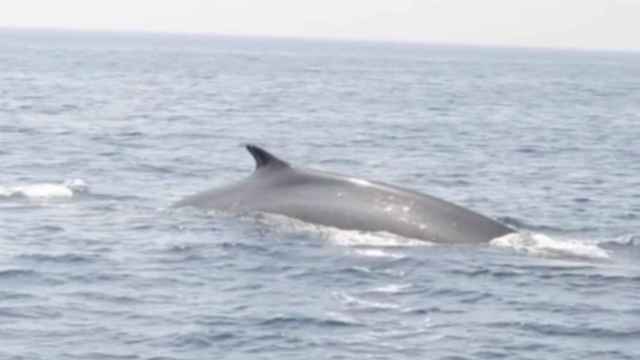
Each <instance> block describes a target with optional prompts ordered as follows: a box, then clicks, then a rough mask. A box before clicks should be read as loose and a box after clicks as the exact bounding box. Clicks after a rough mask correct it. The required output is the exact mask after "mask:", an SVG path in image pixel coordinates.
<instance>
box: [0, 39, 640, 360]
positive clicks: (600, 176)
mask: <svg viewBox="0 0 640 360" xmlns="http://www.w3.org/2000/svg"><path fill="white" fill-rule="evenodd" d="M245 143H256V144H260V145H262V146H264V147H265V148H266V149H268V150H270V151H272V152H273V153H275V154H276V155H278V156H280V157H282V158H283V159H285V160H287V161H289V162H290V163H292V164H294V165H298V166H307V167H314V168H318V169H323V170H330V171H334V172H339V173H346V174H349V175H351V176H354V177H362V178H366V179H375V180H379V181H384V182H388V183H392V184H396V185H400V186H403V187H408V188H411V189H416V190H419V191H423V192H426V193H429V194H431V195H434V196H437V197H440V198H443V199H446V200H449V201H452V202H455V203H457V204H460V205H463V206H465V207H468V208H471V209H474V210H476V211H478V212H481V213H483V214H486V215H488V216H491V217H493V218H495V219H498V220H500V221H501V222H503V223H506V224H508V225H510V226H512V227H514V228H517V229H518V230H519V234H517V235H512V236H507V237H505V238H500V239H495V240H492V241H491V242H490V243H488V244H486V245H464V246H460V245H458V246H453V245H446V244H431V243H428V242H421V241H416V240H411V239H404V238H400V237H397V236H393V235H391V234H384V233H382V234H377V233H361V232H356V231H343V230H338V229H333V228H326V227H320V226H314V225H312V224H305V223H302V222H299V221H296V220H294V219H288V218H284V217H278V216H272V215H269V214H244V215H239V216H234V215H231V214H211V213H206V212H203V211H198V210H195V209H172V208H170V205H171V204H172V203H173V202H175V201H177V200H179V199H181V198H182V197H184V196H186V195H190V194H192V193H195V192H198V191H201V190H205V189H208V188H211V187H214V186H218V185H221V184H225V183H229V182H232V181H236V180H238V179H242V178H243V177H245V176H248V175H249V174H250V173H251V172H252V170H253V166H254V164H253V160H252V159H251V157H250V156H249V154H248V153H247V152H246V151H245V149H244V148H243V147H242V144H245ZM0 168H1V169H2V171H1V173H0V359H2V360H5V359H7V360H8V359H11V360H18V359H43V360H44V359H46V360H49V359H83V360H85V359H86V360H89V359H149V360H150V359H156V360H160V359H167V360H168V359H450V360H453V359H532V360H533V359H562V360H568V359H580V360H584V359H639V358H640V53H623V52H595V51H570V50H544V49H525V48H522V49H510V48H482V47H456V46H428V45H412V44H393V43H373V42H371V43H367V42H348V41H345V42H331V41H320V40H314V41H311V40H309V41H305V40H295V39H267V38H262V39H261V38H233V37H220V36H204V35H167V34H164V35H163V34H124V33H80V32H63V31H17V30H2V31H0Z"/></svg>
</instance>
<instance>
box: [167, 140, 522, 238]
mask: <svg viewBox="0 0 640 360" xmlns="http://www.w3.org/2000/svg"><path fill="white" fill-rule="evenodd" d="M246 147H247V150H249V152H250V153H251V155H253V157H254V159H255V160H256V169H255V171H254V172H253V174H252V175H251V176H249V177H248V178H246V179H244V180H242V181H240V182H237V183H235V184H230V185H227V186H223V187H220V188H216V189H212V190H209V191H205V192H202V193H198V194H195V195H192V196H189V197H187V198H185V199H183V200H181V201H179V202H178V203H176V204H175V205H174V206H177V207H181V206H192V207H196V208H202V209H215V210H222V211H225V212H233V213H236V212H237V213H240V212H254V211H255V212H266V213H275V214H281V215H286V216H288V217H292V218H296V219H299V220H302V221H305V222H309V223H314V224H320V225H326V226H332V227H336V228H340V229H346V230H361V231H375V232H377V231H385V232H389V233H393V234H397V235H401V236H403V237H407V238H414V239H421V240H427V241H432V242H440V243H483V242H488V241H490V240H491V239H494V238H497V237H500V236H503V235H506V234H509V233H513V232H514V230H512V229H510V228H508V227H506V226H504V225H502V224H500V223H498V222H496V221H494V220H491V219H489V218H487V217H485V216H483V215H480V214H478V213H476V212H473V211H471V210H467V209H465V208H462V207H460V206H458V205H454V204H452V203H449V202H446V201H444V200H440V199H438V198H435V197H432V196H429V195H425V194H422V193H419V192H416V191H412V190H408V189H403V188H400V187H397V186H393V185H388V184H384V183H381V182H375V181H367V180H362V179H357V178H352V177H348V176H343V175H338V174H333V173H329V172H324V171H317V170H311V169H302V168H297V167H292V166H291V165H289V164H288V163H286V162H284V161H282V160H280V159H278V158H277V157H275V156H273V155H272V154H270V153H268V152H267V151H265V150H263V149H261V148H259V147H257V146H255V145H247V146H246Z"/></svg>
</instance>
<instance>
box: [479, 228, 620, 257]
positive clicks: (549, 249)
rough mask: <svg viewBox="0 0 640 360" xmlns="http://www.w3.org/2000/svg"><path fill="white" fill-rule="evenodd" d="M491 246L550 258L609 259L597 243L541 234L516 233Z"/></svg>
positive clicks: (493, 242) (494, 241) (500, 238)
mask: <svg viewBox="0 0 640 360" xmlns="http://www.w3.org/2000/svg"><path fill="white" fill-rule="evenodd" d="M490 245H491V246H495V247H500V248H511V249H513V250H515V251H516V252H521V253H525V254H528V255H533V256H540V257H550V258H578V259H586V260H603V259H609V254H608V253H607V251H606V250H604V249H603V248H601V247H599V246H598V245H597V244H595V243H588V242H585V241H579V240H575V239H562V240H560V239H554V238H552V237H549V236H547V235H545V234H541V233H527V232H522V233H514V234H508V235H505V236H502V237H499V238H496V239H493V240H491V242H490Z"/></svg>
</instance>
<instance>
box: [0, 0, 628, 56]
mask: <svg viewBox="0 0 640 360" xmlns="http://www.w3.org/2000/svg"><path fill="white" fill-rule="evenodd" d="M2 2H3V4H2V6H1V7H0V27H53V28H71V29H89V30H148V31H162V32H204V33H218V34H236V35H267V36H291V37H321V38H344V39H369V40H397V41H412V42H426V43H453V44H477V45H517V46H545V47H573V48H604V49H633V50H640V0H413V1H412V0H313V1H307V0H55V1H53V0H2Z"/></svg>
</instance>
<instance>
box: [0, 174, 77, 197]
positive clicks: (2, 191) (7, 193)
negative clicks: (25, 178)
mask: <svg viewBox="0 0 640 360" xmlns="http://www.w3.org/2000/svg"><path fill="white" fill-rule="evenodd" d="M88 188H89V187H88V186H87V184H86V183H85V182H84V180H82V179H70V180H67V181H65V182H64V183H62V184H52V183H41V184H27V185H17V186H0V199H2V198H26V199H33V200H47V199H69V198H72V197H73V196H74V194H77V193H83V192H87V191H88Z"/></svg>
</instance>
